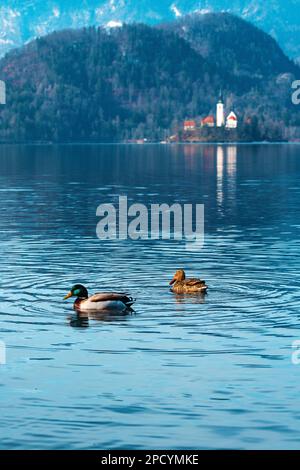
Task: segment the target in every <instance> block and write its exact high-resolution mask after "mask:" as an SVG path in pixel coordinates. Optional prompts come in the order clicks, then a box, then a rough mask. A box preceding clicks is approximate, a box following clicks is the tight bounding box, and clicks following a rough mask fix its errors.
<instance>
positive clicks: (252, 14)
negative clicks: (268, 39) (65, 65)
mask: <svg viewBox="0 0 300 470" xmlns="http://www.w3.org/2000/svg"><path fill="white" fill-rule="evenodd" d="M195 11H197V12H198V13H199V14H204V13H206V12H208V11H228V12H231V13H234V14H237V15H239V16H241V17H242V18H244V19H246V20H249V21H251V22H252V23H254V24H255V25H257V26H259V27H260V28H261V29H263V30H264V31H266V32H268V33H270V34H271V35H272V36H273V37H274V38H275V39H276V40H277V41H278V42H279V43H280V44H281V46H282V47H283V49H284V51H285V52H286V53H287V54H288V55H289V56H290V57H292V58H300V8H299V0H268V1H267V2H262V1H260V0H201V1H200V0H5V5H2V6H0V56H1V55H3V54H4V53H5V52H7V51H9V50H10V49H11V48H13V47H17V46H21V45H22V44H24V43H26V42H28V41H29V40H32V39H34V38H36V37H39V36H43V35H46V34H48V33H50V32H52V31H54V30H60V29H65V28H81V27H83V26H91V25H108V27H111V26H118V25H119V24H120V23H122V22H126V23H131V22H142V23H147V24H156V23H160V22H165V21H171V20H173V19H174V18H179V17H181V16H182V15H186V14H188V13H191V12H195Z"/></svg>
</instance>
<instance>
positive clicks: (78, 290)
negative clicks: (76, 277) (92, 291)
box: [64, 284, 89, 300]
mask: <svg viewBox="0 0 300 470" xmlns="http://www.w3.org/2000/svg"><path fill="white" fill-rule="evenodd" d="M88 296H89V294H88V291H87V289H86V288H85V287H84V286H83V285H81V284H76V285H75V286H74V287H72V289H71V290H70V292H69V293H68V294H67V295H66V296H65V297H64V300H67V299H69V298H70V297H77V298H79V299H87V298H88Z"/></svg>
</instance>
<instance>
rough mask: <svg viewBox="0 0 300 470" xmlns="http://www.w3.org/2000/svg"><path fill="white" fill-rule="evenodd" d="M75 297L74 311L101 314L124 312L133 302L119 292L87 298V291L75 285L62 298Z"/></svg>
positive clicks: (104, 293)
mask: <svg viewBox="0 0 300 470" xmlns="http://www.w3.org/2000/svg"><path fill="white" fill-rule="evenodd" d="M70 297H77V298H76V300H75V302H74V309H75V310H80V311H81V312H88V311H91V312H102V311H107V310H114V311H116V310H118V311H124V310H126V309H128V308H130V307H131V306H132V305H133V304H134V302H135V300H134V299H133V298H132V297H129V296H128V295H126V294H121V293H119V292H102V293H99V294H94V295H92V296H91V297H89V294H88V291H87V289H86V288H85V287H84V286H82V285H81V284H76V285H75V286H74V287H72V289H71V290H70V292H69V293H68V294H67V295H66V296H65V297H64V300H66V299H69V298H70Z"/></svg>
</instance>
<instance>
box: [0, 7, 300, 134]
mask: <svg viewBox="0 0 300 470" xmlns="http://www.w3.org/2000/svg"><path fill="white" fill-rule="evenodd" d="M0 76H1V78H2V79H3V80H5V81H6V83H7V91H8V95H7V105H6V106H4V107H2V108H1V111H0V138H1V139H2V140H9V141H41V140H42V141H45V140H47V141H48V140H49V141H55V142H60V141H124V140H129V139H139V138H148V139H150V140H160V139H164V138H165V137H166V136H167V135H170V134H171V133H174V132H178V131H180V129H182V122H183V120H184V119H185V118H187V117H193V118H200V117H201V116H202V117H203V116H206V115H207V114H211V113H214V112H215V105H216V100H217V99H218V95H219V90H220V89H222V91H223V93H224V97H225V100H226V108H227V110H228V111H229V110H231V109H234V110H235V112H236V113H237V115H238V117H239V121H240V129H241V134H240V137H241V138H242V139H255V140H263V139H268V140H280V139H282V138H284V137H285V136H292V137H298V138H299V137H300V117H299V112H298V108H297V107H296V106H294V105H293V104H292V102H291V82H292V81H293V80H294V78H295V77H297V76H298V77H299V76H300V68H298V67H297V66H296V65H295V64H294V63H293V62H292V61H290V60H289V59H288V58H287V57H286V56H285V55H284V53H283V52H282V50H281V49H280V47H279V46H278V45H277V43H276V42H275V41H274V40H273V39H272V38H271V37H270V36H268V35H267V34H266V33H264V32H262V31H261V30H259V29H258V28H256V27H255V26H252V25H251V24H250V23H248V22H246V21H244V20H241V19H240V18H237V17H235V16H232V15H229V14H227V13H219V14H207V15H205V16H199V15H195V16H188V17H187V18H183V19H181V20H180V21H179V22H176V23H175V24H165V25H164V26H160V27H158V26H152V27H150V26H146V25H142V24H138V25H124V26H123V27H120V28H113V29H108V30H107V29H106V28H97V29H96V28H93V27H91V28H84V29H81V30H65V31H60V32H55V33H52V34H50V35H48V36H45V37H43V38H40V39H38V40H35V41H33V42H32V43H30V44H28V45H26V46H24V47H23V48H22V49H17V50H14V51H11V52H10V53H9V54H7V55H6V56H5V57H4V58H3V59H2V60H1V61H0ZM244 122H252V123H255V125H254V128H253V129H250V128H249V127H248V128H247V129H248V130H247V132H246V131H245V129H244V124H243V123H244ZM244 131H245V132H246V133H245V132H244ZM249 132H250V133H249Z"/></svg>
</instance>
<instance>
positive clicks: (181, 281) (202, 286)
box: [170, 269, 208, 294]
mask: <svg viewBox="0 0 300 470" xmlns="http://www.w3.org/2000/svg"><path fill="white" fill-rule="evenodd" d="M170 286H173V287H172V289H171V291H172V292H175V293H176V294H206V292H207V289H208V287H207V285H206V283H205V281H201V279H186V277H185V272H184V271H183V269H180V270H179V271H177V272H176V274H175V276H174V277H173V279H172V281H171V282H170Z"/></svg>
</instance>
